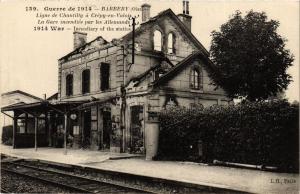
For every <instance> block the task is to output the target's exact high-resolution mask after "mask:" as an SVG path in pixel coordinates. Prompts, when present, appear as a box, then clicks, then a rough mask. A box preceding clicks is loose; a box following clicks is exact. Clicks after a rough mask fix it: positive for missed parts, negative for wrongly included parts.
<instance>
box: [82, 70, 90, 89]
mask: <svg viewBox="0 0 300 194" xmlns="http://www.w3.org/2000/svg"><path fill="white" fill-rule="evenodd" d="M89 92H90V70H89V69H86V70H84V71H83V72H82V94H86V93H89Z"/></svg>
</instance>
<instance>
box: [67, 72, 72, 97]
mask: <svg viewBox="0 0 300 194" xmlns="http://www.w3.org/2000/svg"><path fill="white" fill-rule="evenodd" d="M66 95H67V96H72V95H73V75H72V74H69V75H67V77H66Z"/></svg>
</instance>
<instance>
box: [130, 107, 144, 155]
mask: <svg viewBox="0 0 300 194" xmlns="http://www.w3.org/2000/svg"><path fill="white" fill-rule="evenodd" d="M130 150H131V153H141V154H142V153H144V150H145V149H144V109H143V106H140V105H138V106H132V107H131V125H130Z"/></svg>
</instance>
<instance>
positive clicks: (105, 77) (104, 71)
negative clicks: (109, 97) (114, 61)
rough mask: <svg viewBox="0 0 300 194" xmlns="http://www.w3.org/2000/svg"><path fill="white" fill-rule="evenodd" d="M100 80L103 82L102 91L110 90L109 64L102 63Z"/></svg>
mask: <svg viewBox="0 0 300 194" xmlns="http://www.w3.org/2000/svg"><path fill="white" fill-rule="evenodd" d="M100 80H101V88H100V89H101V90H102V91H104V90H107V89H109V64H108V63H101V68H100Z"/></svg>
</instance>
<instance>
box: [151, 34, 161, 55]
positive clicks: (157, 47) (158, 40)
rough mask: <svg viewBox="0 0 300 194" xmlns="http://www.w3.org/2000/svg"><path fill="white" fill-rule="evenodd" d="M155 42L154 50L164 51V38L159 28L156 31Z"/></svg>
mask: <svg viewBox="0 0 300 194" xmlns="http://www.w3.org/2000/svg"><path fill="white" fill-rule="evenodd" d="M153 42H154V50H156V51H162V38H161V32H160V31H159V30H155V31H154V36H153Z"/></svg>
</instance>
